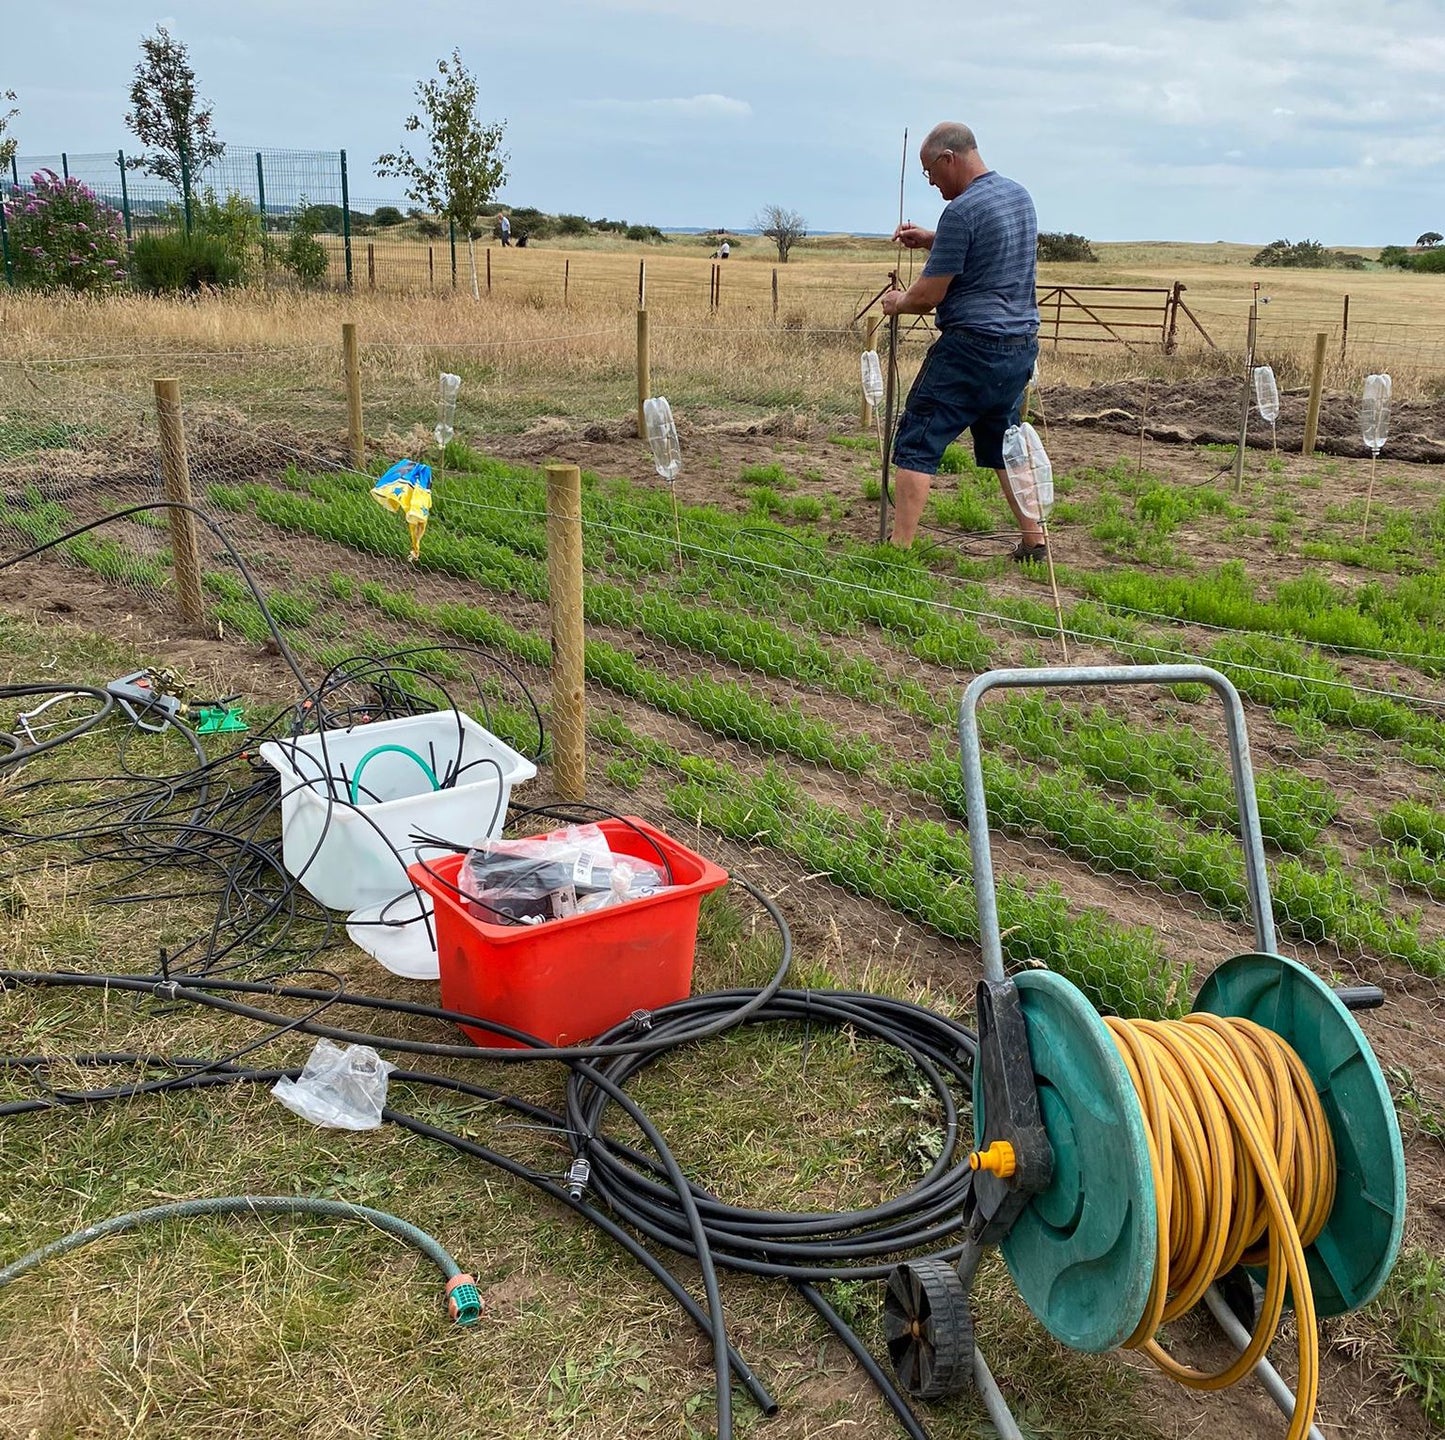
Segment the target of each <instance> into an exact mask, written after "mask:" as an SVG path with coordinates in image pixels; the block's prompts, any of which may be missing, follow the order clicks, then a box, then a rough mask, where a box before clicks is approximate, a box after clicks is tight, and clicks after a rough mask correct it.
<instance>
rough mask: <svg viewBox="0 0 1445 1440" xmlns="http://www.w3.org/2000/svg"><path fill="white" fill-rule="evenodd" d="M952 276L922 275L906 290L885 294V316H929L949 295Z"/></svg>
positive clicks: (891, 291) (886, 292)
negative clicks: (945, 296) (946, 295)
mask: <svg viewBox="0 0 1445 1440" xmlns="http://www.w3.org/2000/svg"><path fill="white" fill-rule="evenodd" d="M952 279H953V276H952V275H920V276H919V277H918V279H917V280H915V281H914V282H913V284H911V285H910V286H909V287H908V289H906V290H887V291H885V292H884V294H883V313H884V314H885V315H927V314H928V312H929V311H930V310H932V309H933V308H934V307H935V306H936V305H937V304H938V302H939V301H940V300H942V299H943V297H944V295H945V294H947V293H948V286H949V282H950V281H952Z"/></svg>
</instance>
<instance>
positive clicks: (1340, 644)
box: [1069, 560, 1445, 674]
mask: <svg viewBox="0 0 1445 1440" xmlns="http://www.w3.org/2000/svg"><path fill="white" fill-rule="evenodd" d="M1069 580H1070V583H1072V584H1074V585H1076V586H1077V587H1078V588H1079V589H1081V590H1083V591H1084V592H1085V593H1086V594H1089V595H1091V596H1093V597H1094V598H1095V599H1096V600H1099V601H1100V602H1102V603H1103V604H1105V605H1111V606H1117V607H1119V608H1121V609H1124V610H1127V611H1137V612H1144V613H1146V614H1152V615H1158V616H1162V617H1165V618H1167V619H1170V620H1176V621H1181V622H1192V623H1196V624H1201V625H1212V626H1219V627H1221V628H1223V629H1227V630H1244V631H1252V632H1261V633H1265V634H1269V635H1293V636H1296V637H1298V638H1299V639H1302V640H1308V641H1310V642H1311V643H1312V644H1315V645H1321V646H1325V647H1327V648H1330V647H1333V648H1338V649H1342V650H1352V651H1362V652H1364V653H1366V654H1370V655H1376V656H1394V655H1399V656H1401V658H1402V662H1403V663H1407V664H1413V665H1414V666H1415V667H1416V668H1419V669H1422V670H1425V671H1427V672H1429V673H1432V674H1434V673H1439V671H1440V669H1441V667H1442V663H1445V576H1441V575H1439V574H1430V575H1421V576H1415V577H1412V578H1408V579H1404V580H1401V581H1400V582H1399V583H1398V584H1396V585H1394V586H1391V587H1386V586H1384V585H1382V584H1380V583H1379V582H1371V583H1370V584H1367V585H1364V586H1361V587H1360V588H1359V589H1358V590H1355V591H1348V590H1345V589H1344V588H1343V587H1340V586H1336V585H1332V584H1331V583H1330V582H1329V580H1327V579H1326V578H1325V577H1324V576H1322V575H1319V574H1315V573H1312V572H1307V573H1305V574H1303V575H1300V576H1298V577H1296V578H1295V579H1292V580H1286V581H1282V582H1280V584H1278V585H1277V586H1275V589H1274V594H1273V596H1272V597H1270V598H1263V597H1262V596H1261V595H1260V593H1259V587H1258V586H1257V585H1256V583H1255V582H1254V581H1253V580H1251V579H1250V578H1249V576H1248V575H1247V573H1246V572H1245V568H1244V566H1243V564H1242V563H1241V562H1239V561H1237V560H1231V561H1229V562H1228V563H1227V564H1224V565H1221V566H1219V567H1218V568H1217V569H1215V570H1212V571H1210V573H1209V574H1207V575H1203V576H1198V577H1194V576H1176V575H1158V574H1152V573H1149V572H1147V571H1142V570H1137V569H1124V570H1113V571H1104V572H1098V571H1094V572H1078V573H1075V572H1073V571H1070V572H1069Z"/></svg>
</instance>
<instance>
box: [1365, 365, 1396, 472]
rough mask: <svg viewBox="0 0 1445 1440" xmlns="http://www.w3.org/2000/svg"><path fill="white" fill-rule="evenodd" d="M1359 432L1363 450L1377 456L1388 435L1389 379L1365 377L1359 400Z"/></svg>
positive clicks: (1382, 376) (1383, 446)
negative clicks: (1362, 438) (1363, 389)
mask: <svg viewBox="0 0 1445 1440" xmlns="http://www.w3.org/2000/svg"><path fill="white" fill-rule="evenodd" d="M1360 431H1361V433H1362V434H1363V436H1364V440H1365V448H1366V449H1367V450H1368V451H1370V453H1371V454H1372V455H1378V454H1379V453H1380V451H1381V450H1383V449H1384V448H1385V440H1386V438H1387V437H1388V435H1389V433H1390V377H1389V376H1388V375H1366V376H1365V393H1364V395H1363V396H1362V397H1361V399H1360Z"/></svg>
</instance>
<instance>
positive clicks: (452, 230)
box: [447, 215, 457, 290]
mask: <svg viewBox="0 0 1445 1440" xmlns="http://www.w3.org/2000/svg"><path fill="white" fill-rule="evenodd" d="M447 239H448V241H449V242H450V244H451V247H452V289H453V290H455V289H456V288H457V222H456V221H455V220H453V219H452V217H451V216H450V215H448V216H447Z"/></svg>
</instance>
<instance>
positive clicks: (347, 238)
mask: <svg viewBox="0 0 1445 1440" xmlns="http://www.w3.org/2000/svg"><path fill="white" fill-rule="evenodd" d="M341 248H342V250H343V251H344V252H345V255H346V288H347V289H348V290H350V289H351V187H350V186H349V185H348V184H347V183H346V151H345V150H343V151H342V152H341Z"/></svg>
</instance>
